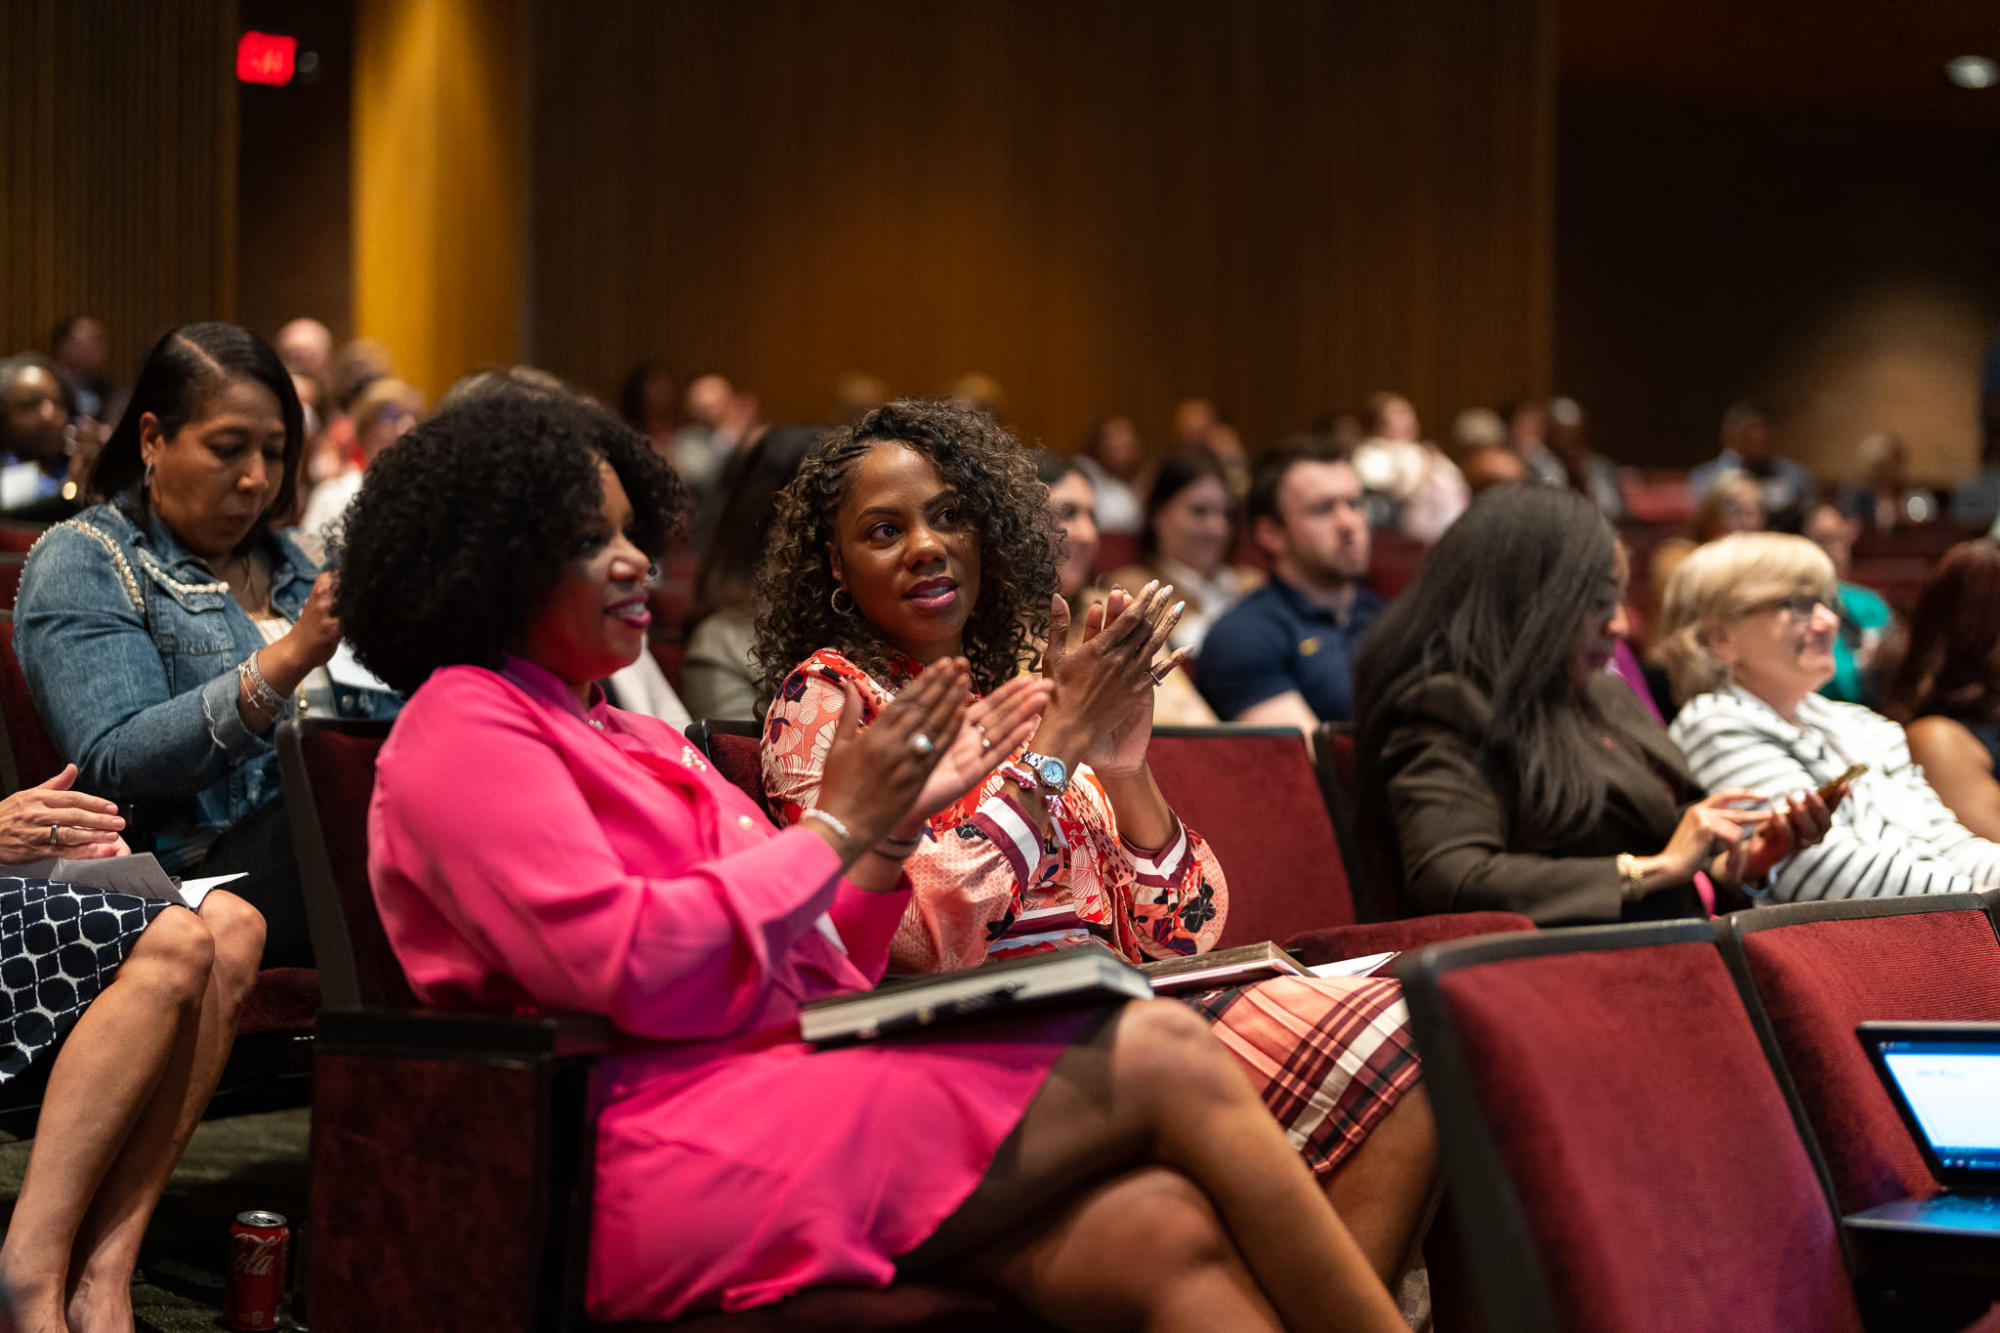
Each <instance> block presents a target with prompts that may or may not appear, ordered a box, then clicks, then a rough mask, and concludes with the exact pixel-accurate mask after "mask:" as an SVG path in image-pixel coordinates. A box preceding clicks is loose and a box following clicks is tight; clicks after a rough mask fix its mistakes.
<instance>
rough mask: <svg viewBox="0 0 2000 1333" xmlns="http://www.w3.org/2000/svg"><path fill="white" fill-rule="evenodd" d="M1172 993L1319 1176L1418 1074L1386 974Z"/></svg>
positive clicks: (1356, 1143) (1405, 1016)
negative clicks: (1205, 1027) (1206, 1028)
mask: <svg viewBox="0 0 2000 1333" xmlns="http://www.w3.org/2000/svg"><path fill="white" fill-rule="evenodd" d="M1176 998H1178V999H1180V1000H1181V1001H1182V1003H1184V1004H1187V1005H1188V1006H1190V1007H1191V1008H1193V1009H1194V1011H1195V1012H1196V1013H1198V1014H1200V1015H1201V1016H1202V1017H1203V1018H1206V1019H1207V1020H1208V1022H1209V1025H1210V1027H1212V1028H1213V1029H1214V1031H1215V1035H1216V1037H1217V1038H1218V1039H1219V1040H1220V1041H1221V1042H1222V1044H1223V1045H1224V1046H1226V1047H1228V1048H1229V1051H1230V1053H1231V1054H1232V1055H1234V1056H1235V1057H1236V1059H1237V1061H1238V1063H1240V1064H1241V1065H1242V1066H1243V1069H1244V1072H1246V1073H1248V1074H1249V1075H1250V1082H1251V1083H1252V1084H1253V1085H1254V1086H1255V1087H1256V1089H1257V1092H1258V1095H1259V1096H1261V1097H1262V1098H1263V1099H1264V1105H1265V1106H1267V1107H1269V1108H1270V1111H1271V1114H1272V1115H1273V1116H1274V1117H1276V1118H1277V1121H1278V1124H1279V1126H1280V1127H1281V1128H1282V1129H1283V1130H1284V1131H1285V1137H1286V1138H1287V1139H1289V1140H1290V1141H1291V1144H1292V1146H1293V1147H1294V1148H1296V1149H1298V1151H1299V1155H1300V1156H1302V1157H1304V1158H1305V1161H1306V1165H1307V1166H1309V1167H1311V1168H1312V1173H1313V1175H1314V1177H1316V1178H1317V1179H1320V1180H1325V1179H1326V1177H1328V1176H1330V1175H1332V1174H1333V1172H1334V1170H1335V1169H1336V1168H1338V1167H1339V1165H1340V1164H1341V1163H1342V1162H1343V1161H1345V1160H1347V1157H1348V1155H1349V1154H1350V1153H1352V1152H1353V1151H1354V1150H1355V1149H1356V1148H1358V1147H1360V1146H1361V1141H1362V1140H1363V1139H1365V1138H1367V1137H1368V1132H1369V1131H1370V1130H1372V1129H1373V1128H1375V1126H1376V1125H1377V1124H1378V1123H1379V1122H1380V1121H1381V1119H1382V1117H1383V1116H1385V1115H1387V1114H1389V1110H1390V1108H1391V1107H1393V1106H1395V1104H1396V1103H1397V1101H1398V1100H1400V1099H1401V1097H1402V1095H1403V1094H1404V1093H1405V1092H1407V1091H1409V1089H1410V1088H1412V1087H1413V1086H1415V1084H1416V1082H1417V1080H1418V1078H1420V1077H1421V1076H1422V1072H1423V1071H1422V1068H1421V1067H1420V1066H1419V1064H1418V1063H1417V1048H1416V1043H1415V1042H1414V1041H1412V1040H1411V1037H1410V1015H1409V1011H1408V1010H1407V1009H1405V1008H1404V1007H1403V992H1402V988H1401V987H1400V986H1398V985H1397V984H1396V982H1395V981H1394V980H1392V979H1390V978H1388V977H1323V978H1322V977H1276V978H1273V979H1272V980H1269V981H1259V982H1255V983H1252V984H1250V985H1247V986H1225V987H1222V988H1220V989H1218V990H1207V991H1194V992H1191V993H1188V994H1185V995H1182V996H1178V997H1176Z"/></svg>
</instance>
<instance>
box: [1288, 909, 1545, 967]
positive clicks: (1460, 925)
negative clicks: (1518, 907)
mask: <svg viewBox="0 0 2000 1333" xmlns="http://www.w3.org/2000/svg"><path fill="white" fill-rule="evenodd" d="M1534 928H1535V923H1534V922H1532V921H1530V920H1528V918H1527V917H1524V916H1522V915H1521V914H1520V913H1518V912H1451V913H1448V914H1446V915H1443V916H1418V917H1411V918H1410V919H1409V920H1407V921H1372V922H1361V923H1359V924H1357V925H1352V926H1332V927H1329V928H1327V929H1325V930H1308V931H1303V932H1301V933H1300V934H1297V935H1294V936H1292V937H1291V938H1290V939H1288V940H1286V941H1285V947H1286V948H1288V949H1290V950H1292V951H1293V952H1294V953H1296V954H1297V955H1298V956H1299V958H1300V960H1301V961H1303V962H1306V963H1331V962H1335V961H1337V960H1339V959H1342V958H1363V957H1366V956H1367V955H1369V954H1376V953H1387V952H1389V951H1390V950H1392V949H1393V950H1399V951H1401V952H1403V953H1411V952H1414V951H1415V950H1418V949H1421V948H1423V947H1424V946H1425V945H1426V944H1439V943H1442V942H1443V941H1445V940H1463V939H1470V938H1471V937H1472V936H1474V935H1497V934H1500V933H1501V932H1503V931H1510V930H1533V929H1534Z"/></svg>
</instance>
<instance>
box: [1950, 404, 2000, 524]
mask: <svg viewBox="0 0 2000 1333" xmlns="http://www.w3.org/2000/svg"><path fill="white" fill-rule="evenodd" d="M1995 410H1996V411H2000V408H1996V409H1995ZM1997 519H2000V422H1996V423H1995V424H1994V425H1992V426H1990V427H1988V429H1987V432H1986V445H1985V448H1984V449H1983V450H1982V451H1981V453H1980V455H1979V470H1978V471H1977V472H1974V473H1973V474H1972V475H1971V476H1970V477H1967V478H1966V479H1965V480H1964V481H1962V482H1960V483H1959V484H1958V485H1957V486H1955V487H1953V488H1952V492H1951V520H1952V522H1954V523H1963V524H1966V525H1967V526H1969V527H1989V526H1992V525H1993V523H1994V522H1995V520H1997Z"/></svg>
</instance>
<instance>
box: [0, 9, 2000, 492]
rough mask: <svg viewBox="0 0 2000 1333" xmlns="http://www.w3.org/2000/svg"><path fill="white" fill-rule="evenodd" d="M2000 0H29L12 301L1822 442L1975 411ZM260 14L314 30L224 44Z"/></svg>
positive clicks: (819, 398)
mask: <svg viewBox="0 0 2000 1333" xmlns="http://www.w3.org/2000/svg"><path fill="white" fill-rule="evenodd" d="M1994 24H1995V21H1994V17H1993V11H1992V7H1991V4H1990V0H1924V2H1923V3H1922V4H1917V5H1902V6H1895V7H1893V12H1891V13H1887V14H1886V15H1885V11H1884V7H1883V6H1881V5H1880V4H1879V3H1878V0H1824V2H1823V3H1818V4H1811V5H1808V4H1804V3H1797V2H1795V0H1785V2H1783V3H1780V2H1778V0H1772V2H1771V3H1761V4H1755V5H1750V4H1742V3H1733V2H1732V0H1619V2H1618V3H1611V2H1610V0H1576V2H1575V3H1570V4H1565V5H1562V6H1560V7H1558V6H1557V5H1556V4H1554V3H1553V0H1399V2H1398V3H1394V4H1387V3H1340V4H1331V3H1329V4H1309V3H1304V2H1303V0H1299V2H1293V0H1264V2H1262V3H1230V4H1218V3H1211V2H1208V0H1143V2H1142V0H1091V2H1090V3H1056V2H1053V0H1018V2H1014V3H1007V4H994V3H973V2H971V0H930V2H929V3H911V2H903V3H897V2H894V0H840V2H839V3H832V4H829V3H823V2H807V0H756V2H755V3H746V2H744V0H734V2H732V0H674V2H673V3H670V4H668V3H651V2H650V0H587V2H585V3H558V2H557V0H324V2H323V3H312V4H305V3H280V2H279V0H240V3H237V2H232V0H177V3H174V4H170V5H157V4H150V3H141V2H140V0H118V2H114V0H88V2H86V3H80V2H79V0H8V3H7V4H5V5H4V6H0V116H4V120H5V124H6V126H7V133H6V135H5V138H4V143H5V147H4V150H0V151H4V152H5V154H6V160H5V164H4V168H0V323H4V328H0V345H4V346H6V347H10V348H11V347H19V346H30V345H40V344H42V343H43V342H44V341H45V340H46V338H47V335H48V330H49V328H50V326H51V325H52V324H53V322H54V321H55V320H56V319H57V318H58V317H60V316H63V315H66V314H70V313H75V312H79V311H87V312H90V313H92V314H96V315H98V316H100V317H101V318H102V319H103V320H104V322H105V324H106V327H107V328H108V329H109V331H110V334H111V337H112V343H113V347H112V367H111V368H112V371H113V373H114V375H116V376H120V377H123V376H129V375H130V374H131V373H132V371H133V370H134V369H135V368H136V365H137V362H138V359H139V357H140V356H141V354H142V352H143V350H144V346H145V345H146V344H147V343H148V342H149V341H150V340H151V339H152V338H153V337H155V336H157V334H158V333H159V332H160V331H161V330H163V329H164V328H166V327H167V326H169V325H171V324H173V323H176V322H178V321H182V320H187V319H193V318H201V317H215V316H223V317H229V318H234V319H237V320H240V321H242V322H244V323H246V324H248V325H250V326H252V327H254V328H257V329H259V330H261V331H264V332H266V333H270V332H272V331H273V330H275V328H276V327H277V326H278V324H280V323H281V322H282V321H283V320H285V319H287V318H289V317H291V316H294V315H302V314H311V315H315V316H318V317H319V318H321V319H324V320H325V321H326V322H327V323H328V324H329V325H331V326H332V328H333V331H334V333H335V335H336V337H338V338H346V337H348V336H352V335H367V336H372V337H377V338H380V339H382V340H383V341H385V342H386V343H388V344H389V345H390V346H391V347H392V348H393V349H394V351H395V354H396V357H397V362H398V365H399V367H400V368H401V369H402V370H403V371H404V373H405V375H406V377H407V378H409V379H410V380H412V381H413V382H414V383H416V384H417V385H418V387H420V388H421V389H423V390H424V391H425V392H426V393H427V394H429V395H431V396H432V397H435V395H436V394H437V393H438V392H440V391H441V390H442V389H443V388H444V387H445V386H446V385H447V384H448V383H449V382H450V381H451V380H452V379H453V378H454V377H456V376H457V375H458V374H459V373H461V372H462V371H464V370H466V369H467V368H469V367H472V366H474V365H479V364H488V363H494V362H507V361H515V360H523V359H525V360H531V361H535V362H538V363H541V364H544V365H546V366H548V367H549V368H551V369H553V370H555V371H557V372H559V373H561V374H564V375H567V376H571V377H574V378H575V379H576V380H577V381H578V382H580V383H581V384H583V385H584V386H586V387H588V388H590V389H593V390H595V391H597V392H599V393H605V394H609V393H612V392H614V391H615V389H616V386H617V382H618V379H619V377H620V376H621V375H622V373H623V371H624V370H625V369H626V368H627V367H628V366H629V365H631V364H632V363H634V362H635V361H637V360H640V359H642V358H645V357H657V358H659V359H662V360H664V361H665V362H666V363H667V364H668V365H670V366H672V367H674V369H675V370H676V372H677V373H680V374H682V375H683V376H691V375H693V374H696V373H699V372H701V371H703V370H707V369H715V370H720V371H722V372H723V373H725V374H727V375H729V376H730V377H731V378H732V379H733V380H735V381H736V382H737V383H739V384H742V385H745V386H748V387H751V388H754V389H755V390H756V391H757V392H758V393H759V394H760V395H761V397H762V400H763V407H764V413H765V417H766V419H768V420H785V419H788V418H794V417H812V416H820V415H823V414H825V413H826V412H827V411H828V410H829V408H830V406H831V397H832V385H833V381H834V379H835V377H836V376H838V375H839V374H841V373H842V372H846V371H850V370H855V371H865V372H869V373H872V374H875V375H879V376H881V377H882V378H883V379H884V380H886V381H887V382H888V384H889V385H890V386H891V387H892V388H894V389H896V390H898V391H903V392H934V391H937V390H939V389H941V388H942V387H943V386H944V385H945V384H946V383H947V382H948V381H949V380H950V379H951V378H952V377H953V376H956V375H958V374H961V373H964V372H967V371H974V370H977V371H983V372H986V373H989V374H991V375H993V376H995V377H997V378H998V380H999V381H1000V382H1001V384H1003V385H1004V386H1005V388H1006V390H1007V393H1008V405H1009V410H1010V413H1011V415H1012V416H1013V417H1014V418H1015V420H1016V421H1017V422H1018V424H1019V425H1020V426H1021V427H1022V428H1023V429H1024V430H1025V431H1026V432H1027V433H1029V434H1031V435H1035V436H1039V437H1040V438H1042V439H1043V440H1045V441H1047V442H1049V443H1050V444H1052V445H1054V446H1056V447H1058V448H1065V449H1067V448H1073V447H1075V444H1076V442H1077V440H1078V439H1079V437H1080V436H1081V435H1082V433H1083V431H1084V429H1085V427H1086V426H1087V425H1088V423H1089V422H1090V421H1091V420H1092V419H1093V418H1094V417H1096V416H1099V415H1102V414H1105V413H1110V412H1126V413H1130V414H1131V415H1133V416H1134V417H1135V419H1136V420H1137V421H1138V423H1139V425H1140V428H1141V430H1142V431H1143V432H1145V433H1146V434H1147V435H1148V437H1149V438H1153V439H1155V440H1159V439H1164V438H1165V435H1166V417H1167V413H1168V411H1169V409H1170V407H1171V405H1172V404H1173V403H1174V401H1175V400H1176V399H1178V398H1181V397H1184V396H1187V395H1190V394H1204V395H1208V396H1211V397H1213V398H1215V399H1216V400H1217V401H1218V403H1219V404H1220V405H1221V406H1222V409H1223V411H1224V412H1225V414H1226V415H1228V416H1230V417H1231V418H1232V419H1233V420H1235V421H1236V422H1237V424H1238V425H1239V426H1240V427H1241V428H1242V430H1243V433H1244V436H1245V438H1246V439H1247V440H1249V441H1250V442H1251V443H1252V444H1253V446H1256V445H1261V444H1266V443H1269V442H1271V441H1274V440H1276V439H1277V438H1279V437H1280V436H1282V435H1283V434H1285V433H1287V432H1288V431H1291V430H1293V429H1295V428H1297V427H1298V426H1300V425H1302V424H1304V423H1305V422H1307V421H1309V420H1311V419H1312V418H1314V417H1316V416H1318V415H1320V414H1322V413H1324V412H1327V411H1329V410H1332V409H1336V408H1343V407H1350V406H1352V405H1354V404H1357V403H1358V402H1359V401H1360V400H1361V399H1362V398H1363V397H1364V396H1365V395H1366V394H1367V393H1368V392H1370V391H1371V390H1374V389H1379V388H1384V387H1392V388H1396V389H1399V390H1401V391H1403V392H1405V393H1407V394H1408V395H1409V396H1410V397H1411V398H1412V400H1413V401H1414V403H1415V404H1416V406H1417V408H1418V410H1419V412H1420V413H1421V414H1422V416H1423V418H1424V420H1425V422H1426V425H1427V433H1429V434H1433V435H1437V434H1440V433H1442V431H1443V430H1444V428H1445V427H1446V426H1447V425H1448V423H1449V419H1450V417H1451V415H1452V414H1453V413H1455V412H1457V411H1458V410H1459V409H1461V408H1464V407H1468V406H1472V405H1476V404H1486V403H1494V402H1502V401H1506V400H1510V399H1514V398H1518V397H1522V396H1527V395H1543V394H1548V393H1552V392H1561V393H1567V394H1570V395H1573V396H1574V397H1576V398H1577V399H1579V400H1580V401H1581V402H1583V404H1584V405H1585V407H1586V408H1587V409H1588V410H1589V412H1590V413H1591V429H1592V437H1593V441H1594V443H1595V444H1596V445H1597V447H1599V448H1600V449H1602V450H1603V451H1604V452H1606V453H1608V454H1610V455H1611V456H1612V457H1613V458H1615V459H1617V460H1618V461H1620V462H1623V463H1631V464H1638V465H1645V466H1651V465H1658V466H1682V465H1686V464H1689V463H1692V462H1695V461H1698V460H1700V459H1702V458H1705V457H1708V456H1710V455H1711V454H1712V453H1713V452H1714V448H1715V423H1716V420H1717V417H1718V415H1719V413H1720V411H1721V409H1722V407H1723V406H1724V405H1725V404H1726V403H1727V402H1729V401H1730V400H1732V399H1734V398H1737V397H1740V396H1742V395H1744V394H1752V393H1754V394H1760V395H1764V396H1766V397H1768V398H1769V399H1770V400H1771V401H1772V402H1773V403H1774V404H1775V405H1776V406H1777V407H1778V408H1779V419H1780V422H1781V436H1780V447H1781V449H1782V450H1783V451H1785V452H1788V453H1792V454H1794V455H1795V456H1797V457H1800V458H1802V459H1804V460H1805V461H1806V462H1808V463H1810V464H1812V465H1813V466H1814V467H1815V469H1816V470H1818V471H1820V472H1821V473H1822V475H1824V476H1827V477H1830V478H1842V477H1846V476H1851V475H1853V474H1854V472H1855V471H1856V467H1857V464H1856V462H1855V460H1854V459H1853V458H1852V456H1851V455H1852V452H1853V445H1854V442H1855V441H1856V440H1858V439H1859V438H1860V437H1861V436H1862V435H1864V434H1866V433H1867V432H1868V431H1870V430H1872V429H1878V428H1880V427H1881V426H1882V425H1885V424H1893V426H1894V428H1895V429H1897V430H1899V431H1900V432H1901V433H1902V434H1903V435H1904V436H1905V437H1906V438H1907V439H1908V440H1909V442H1910V445H1911V452H1912V473H1913V476H1914V478H1915V479H1918V480H1926V481H1933V482H1937V483H1947V482H1949V481H1950V480H1952V479H1953V478H1955V477H1956V476H1958V475H1960V474H1963V473H1965V472H1967V471H1969V470H1970V468H1971V466H1972V464H1973V461H1974V459H1975V457H1976V455H1977V451H1978V435H1977V413H1976V406H1975V400H1976V396H1977V380H1978V373H1979V362H1980V359H1981V356H1982V353H1983V348H1984V345H1985V340H1986V339H1987V338H1988V337H1989V336H1990V335H1991V334H1992V333H1993V332H1994V330H1996V329H2000V246H1996V245H1995V244H1994V236H1995V234H1996V228H1995V219H1996V216H2000V170H1996V168H2000V152H1996V148H2000V92H1989V93H1986V94H1968V93H1965V92H1962V91H1959V90H1956V89H1953V88H1951V87H1950V86H1948V85H1947V84H1946V82H1945V81H1944V79H1943V78H1942V76H1941V73H1940V70H1939V66H1938V62H1937V60H1936V59H1934V58H1933V55H1934V53H1935V52H1936V51H1939V50H1942V51H1946V52H1956V51H1974V50H1983V49H1985V48H1986V47H1988V46H1990V45H1991V39H1992V37H1993V31H1994ZM245 27H254V28H261V29H265V30H269V31H273V32H281V33H288V34H292V35H296V36H298V37H299V38H300V39H301V40H300V49H301V50H302V51H305V50H310V51H312V52H313V53H314V54H315V55H316V56H317V58H318V62H317V68H316V69H315V70H314V71H313V72H312V73H310V74H303V73H302V74H301V75H300V77H298V78H297V79H295V80H294V82H293V83H292V84H291V85H289V86H287V87H283V88H262V87H252V86H249V85H245V84H240V83H238V82H237V80H236V78H235V71H234V55H235V44H236V38H237V35H238V34H239V33H240V31H241V30H242V29H243V28H245Z"/></svg>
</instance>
